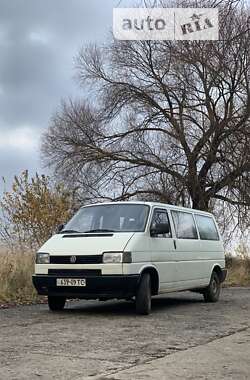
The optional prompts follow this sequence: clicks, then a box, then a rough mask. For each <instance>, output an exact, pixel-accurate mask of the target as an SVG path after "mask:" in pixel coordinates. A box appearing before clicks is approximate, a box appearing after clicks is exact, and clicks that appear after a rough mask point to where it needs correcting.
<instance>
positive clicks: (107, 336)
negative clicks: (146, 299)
mask: <svg viewBox="0 0 250 380" xmlns="http://www.w3.org/2000/svg"><path fill="white" fill-rule="evenodd" d="M249 358H250V288H245V289H242V288H235V289H224V290H223V294H222V297H221V301H220V302H219V303H217V304H205V303H204V302H203V301H202V297H201V296H200V295H197V294H193V293H188V292H187V293H179V294H178V293H177V294H169V295H167V296H166V295H165V296H161V297H158V298H156V299H154V300H153V310H152V314H151V315H150V316H147V317H146V316H145V317H144V316H143V317H142V316H137V315H135V314H134V306H133V304H132V303H129V302H121V301H120V302H115V301H112V302H96V301H88V302H87V301H81V302H71V303H68V305H67V308H66V309H65V310H64V311H63V312H61V313H55V314H54V313H51V312H49V311H48V309H47V306H46V305H35V306H23V307H16V308H12V309H6V310H0V379H1V380H3V379H18V380H22V379H23V380H24V379H25V380H31V379H32V380H34V379H63V380H64V379H66V380H67V379H72V380H74V379H77V380H78V379H98V380H101V379H103V380H104V379H106V378H107V379H113V380H114V379H168V380H171V379H215V378H216V379H217V380H218V379H234V380H241V379H244V380H245V379H250V359H249Z"/></svg>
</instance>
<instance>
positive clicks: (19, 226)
mask: <svg viewBox="0 0 250 380" xmlns="http://www.w3.org/2000/svg"><path fill="white" fill-rule="evenodd" d="M0 210H1V218H0V239H1V240H2V241H4V242H5V243H7V244H8V245H9V246H11V247H15V246H16V245H17V244H18V245H19V246H21V247H22V246H24V247H29V248H37V247H38V246H41V245H42V244H43V243H44V242H45V241H46V240H47V239H48V238H49V237H50V236H51V235H52V234H53V233H54V231H55V228H56V226H57V225H59V224H60V223H63V222H65V221H66V220H67V219H68V218H69V216H70V214H71V212H72V198H71V196H70V195H69V193H68V192H67V191H65V188H64V187H63V186H62V185H60V184H54V183H53V182H52V181H51V180H50V178H49V177H48V176H45V175H38V174H36V175H35V176H34V177H33V178H30V177H29V173H28V171H24V172H23V173H22V174H21V175H20V176H16V177H15V178H14V182H13V186H12V191H10V192H4V194H3V197H2V199H1V200H0Z"/></svg>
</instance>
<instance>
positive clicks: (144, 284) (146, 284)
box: [135, 273, 151, 315]
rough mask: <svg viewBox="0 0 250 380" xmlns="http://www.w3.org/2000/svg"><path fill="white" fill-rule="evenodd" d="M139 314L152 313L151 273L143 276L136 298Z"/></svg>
mask: <svg viewBox="0 0 250 380" xmlns="http://www.w3.org/2000/svg"><path fill="white" fill-rule="evenodd" d="M135 306H136V312H137V314H142V315H148V314H149V313H150V311H151V278H150V274H149V273H145V274H143V275H142V277H141V280H140V283H139V286H138V289H137V292H136V297H135Z"/></svg>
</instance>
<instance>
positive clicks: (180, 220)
mask: <svg viewBox="0 0 250 380" xmlns="http://www.w3.org/2000/svg"><path fill="white" fill-rule="evenodd" d="M171 214H172V218H173V221H174V227H175V232H176V236H177V238H178V239H198V234H197V230H196V226H195V223H194V217H193V215H192V214H190V213H188V212H182V211H171Z"/></svg>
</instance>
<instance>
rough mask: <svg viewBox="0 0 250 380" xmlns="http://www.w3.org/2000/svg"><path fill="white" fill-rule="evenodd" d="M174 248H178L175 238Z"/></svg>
mask: <svg viewBox="0 0 250 380" xmlns="http://www.w3.org/2000/svg"><path fill="white" fill-rule="evenodd" d="M174 249H176V240H175V239H174Z"/></svg>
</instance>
